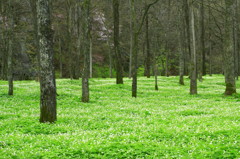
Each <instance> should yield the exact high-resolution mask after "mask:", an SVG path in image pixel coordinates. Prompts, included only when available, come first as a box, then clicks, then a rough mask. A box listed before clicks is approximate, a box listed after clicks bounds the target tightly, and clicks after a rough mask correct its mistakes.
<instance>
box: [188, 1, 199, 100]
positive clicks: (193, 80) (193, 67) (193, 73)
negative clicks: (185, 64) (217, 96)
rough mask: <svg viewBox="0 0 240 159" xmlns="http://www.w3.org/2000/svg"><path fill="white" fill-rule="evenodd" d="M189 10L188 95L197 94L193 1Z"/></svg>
mask: <svg viewBox="0 0 240 159" xmlns="http://www.w3.org/2000/svg"><path fill="white" fill-rule="evenodd" d="M188 6H189V10H190V15H189V17H190V20H189V21H190V22H191V23H190V24H191V26H190V27H189V28H191V47H190V48H191V69H190V71H191V72H190V73H191V74H190V78H191V81H190V94H191V95H194V94H197V55H196V39H195V38H196V37H195V22H194V21H195V18H194V8H193V0H192V1H191V4H189V3H188Z"/></svg>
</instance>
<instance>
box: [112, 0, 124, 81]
mask: <svg viewBox="0 0 240 159" xmlns="http://www.w3.org/2000/svg"><path fill="white" fill-rule="evenodd" d="M113 21H114V22H113V23H114V37H113V38H114V53H115V57H116V58H115V61H116V74H117V79H116V83H117V84H123V68H122V64H123V63H122V56H121V53H120V48H119V0H113Z"/></svg>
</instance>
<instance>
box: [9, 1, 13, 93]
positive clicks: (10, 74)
mask: <svg viewBox="0 0 240 159" xmlns="http://www.w3.org/2000/svg"><path fill="white" fill-rule="evenodd" d="M13 11H14V10H13V4H12V1H11V0H9V12H8V14H9V26H10V27H9V41H8V95H13V29H14V21H13Z"/></svg>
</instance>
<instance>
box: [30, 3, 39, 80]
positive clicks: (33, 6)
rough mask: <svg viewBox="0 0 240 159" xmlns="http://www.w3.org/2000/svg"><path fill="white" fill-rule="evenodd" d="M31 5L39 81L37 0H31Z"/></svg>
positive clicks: (37, 78) (37, 77)
mask: <svg viewBox="0 0 240 159" xmlns="http://www.w3.org/2000/svg"><path fill="white" fill-rule="evenodd" d="M30 5H31V11H32V22H33V28H34V44H35V48H36V52H37V55H36V57H35V60H36V67H37V73H36V77H35V78H36V81H39V78H40V77H39V76H40V75H39V73H40V66H39V63H40V61H39V60H40V57H39V56H40V55H39V42H38V41H39V39H38V21H37V5H36V0H30Z"/></svg>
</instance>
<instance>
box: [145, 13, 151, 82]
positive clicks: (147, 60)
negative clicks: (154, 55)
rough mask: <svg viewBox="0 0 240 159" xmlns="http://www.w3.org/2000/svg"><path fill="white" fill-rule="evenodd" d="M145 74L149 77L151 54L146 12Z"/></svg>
mask: <svg viewBox="0 0 240 159" xmlns="http://www.w3.org/2000/svg"><path fill="white" fill-rule="evenodd" d="M145 21H146V68H145V69H146V76H147V78H150V77H151V70H150V69H151V54H150V43H149V36H148V32H149V31H148V30H149V25H148V14H147V15H146V20H145Z"/></svg>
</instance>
